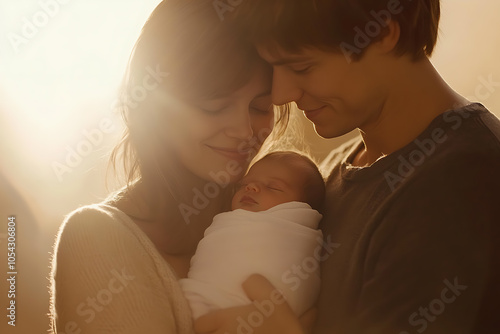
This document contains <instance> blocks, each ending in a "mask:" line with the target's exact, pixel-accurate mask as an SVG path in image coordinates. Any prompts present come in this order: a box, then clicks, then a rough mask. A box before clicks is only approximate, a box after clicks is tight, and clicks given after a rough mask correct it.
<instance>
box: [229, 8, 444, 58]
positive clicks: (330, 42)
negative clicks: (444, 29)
mask: <svg viewBox="0 0 500 334" xmlns="http://www.w3.org/2000/svg"><path fill="white" fill-rule="evenodd" d="M439 18H440V0H243V2H242V3H241V4H240V5H239V6H238V8H237V11H236V15H235V16H234V19H235V20H237V21H239V22H240V24H241V27H242V29H243V32H244V34H246V35H247V36H248V37H249V38H250V39H251V40H252V41H253V42H254V43H256V44H259V45H264V46H267V47H276V46H278V47H280V48H282V49H284V50H285V51H288V52H299V51H300V50H302V49H303V48H305V47H315V48H320V49H324V50H333V51H338V52H343V53H344V54H346V55H349V56H350V57H351V58H353V59H354V60H357V59H360V58H361V57H362V55H363V53H364V50H365V49H366V47H368V46H369V45H370V44H371V43H373V42H375V41H378V40H380V39H381V38H383V37H384V36H385V34H386V33H387V21H388V20H389V19H390V20H394V21H396V22H397V23H398V24H399V26H400V30H401V35H400V39H399V42H398V44H397V45H396V50H395V51H396V53H397V54H398V55H403V54H409V55H411V56H412V57H413V59H415V60H416V59H420V58H422V57H424V56H430V55H431V54H432V51H433V50H434V46H435V45H436V41H437V35H438V25H439Z"/></svg>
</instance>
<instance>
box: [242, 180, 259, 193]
mask: <svg viewBox="0 0 500 334" xmlns="http://www.w3.org/2000/svg"><path fill="white" fill-rule="evenodd" d="M245 190H246V191H255V192H259V186H258V185H257V184H256V183H254V182H249V183H248V184H247V186H246V188H245Z"/></svg>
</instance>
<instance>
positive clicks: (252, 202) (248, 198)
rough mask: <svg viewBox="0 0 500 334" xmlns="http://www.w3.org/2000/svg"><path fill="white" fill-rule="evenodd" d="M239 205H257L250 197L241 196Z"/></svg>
mask: <svg viewBox="0 0 500 334" xmlns="http://www.w3.org/2000/svg"><path fill="white" fill-rule="evenodd" d="M240 203H247V204H258V203H257V201H256V200H254V199H253V198H251V197H250V196H247V195H245V196H243V197H242V198H241V199H240Z"/></svg>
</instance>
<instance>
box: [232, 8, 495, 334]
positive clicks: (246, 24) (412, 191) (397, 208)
mask: <svg viewBox="0 0 500 334" xmlns="http://www.w3.org/2000/svg"><path fill="white" fill-rule="evenodd" d="M439 17H440V3H439V0H418V1H417V0H245V1H243V2H242V3H241V4H240V5H239V7H238V8H237V15H236V19H237V20H238V22H239V23H240V24H241V28H242V30H243V31H244V33H245V34H246V35H247V36H248V38H251V39H252V40H253V42H254V43H255V45H256V47H257V50H258V51H259V54H260V55H261V57H262V58H263V59H265V60H266V61H268V62H269V63H270V64H272V65H273V68H274V76H273V91H272V95H273V102H274V103H275V104H277V105H281V104H285V103H289V102H296V103H297V106H298V107H299V109H301V110H304V113H305V115H306V117H308V118H309V119H310V120H311V121H312V122H313V123H314V126H315V129H316V132H317V133H318V134H319V135H321V136H322V137H325V138H333V137H337V136H341V135H343V134H346V133H348V132H350V131H351V130H354V129H359V132H360V134H361V136H360V138H358V139H356V140H353V141H351V142H349V143H347V144H345V145H343V146H342V147H340V148H339V149H337V150H335V151H333V152H331V154H330V155H329V156H328V158H327V159H326V160H325V161H324V163H323V168H324V170H325V171H327V173H328V180H327V201H326V204H325V209H326V214H325V217H324V220H323V226H322V230H323V233H324V236H325V238H331V240H332V241H333V242H335V243H336V244H338V245H339V246H338V248H336V249H335V251H334V252H333V253H332V254H331V255H330V256H329V257H327V259H326V260H325V261H324V262H323V263H322V268H321V270H322V290H321V295H320V297H319V302H318V315H317V319H316V324H315V328H314V333H315V334H316V333H317V334H327V333H328V334H332V333H341V334H342V333H349V334H350V333H353V334H360V333H381V334H382V333H395V334H398V333H400V334H403V333H423V332H424V331H425V333H454V334H456V333H464V334H465V333H500V321H499V320H498V317H497V315H496V313H497V312H498V310H499V309H500V290H499V286H500V274H499V270H500V260H499V259H500V251H499V246H498V245H497V244H498V241H500V233H499V230H500V211H499V209H498V207H499V205H498V204H499V201H498V198H499V196H498V195H497V191H498V189H500V175H499V174H498V172H499V171H500V121H499V120H498V119H497V118H496V117H495V116H494V115H493V114H491V113H490V112H489V111H487V110H486V109H485V108H484V107H483V106H482V105H480V104H471V102H469V101H467V100H466V99H465V98H463V97H461V96H460V95H458V94H457V93H456V92H454V91H453V90H452V89H451V88H450V87H449V86H448V85H447V84H446V82H445V81H444V79H443V78H441V77H440V75H439V74H438V72H437V71H436V70H435V69H434V67H433V66H432V64H431V62H430V61H429V57H430V56H431V54H432V51H433V49H434V46H435V44H436V40H437V35H438V23H439ZM284 313H286V311H284ZM287 317H288V318H287ZM283 318H287V319H290V317H289V316H283ZM290 321H291V322H293V321H292V320H290ZM278 322H279V321H275V323H278ZM282 323H283V322H282ZM279 326H280V325H275V327H274V328H280V327H279ZM282 328H284V327H282ZM278 331H279V330H278ZM257 332H258V331H255V333H257ZM279 332H283V331H279ZM297 332H299V331H297ZM283 333H284V332H283Z"/></svg>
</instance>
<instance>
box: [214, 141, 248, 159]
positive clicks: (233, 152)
mask: <svg viewBox="0 0 500 334" xmlns="http://www.w3.org/2000/svg"><path fill="white" fill-rule="evenodd" d="M207 146H208V147H209V148H211V149H212V150H213V151H214V152H216V153H219V154H221V155H223V156H225V157H226V158H229V159H233V160H238V161H244V160H247V159H248V158H249V155H250V152H251V150H250V148H245V149H235V148H224V147H216V146H210V145H207Z"/></svg>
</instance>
